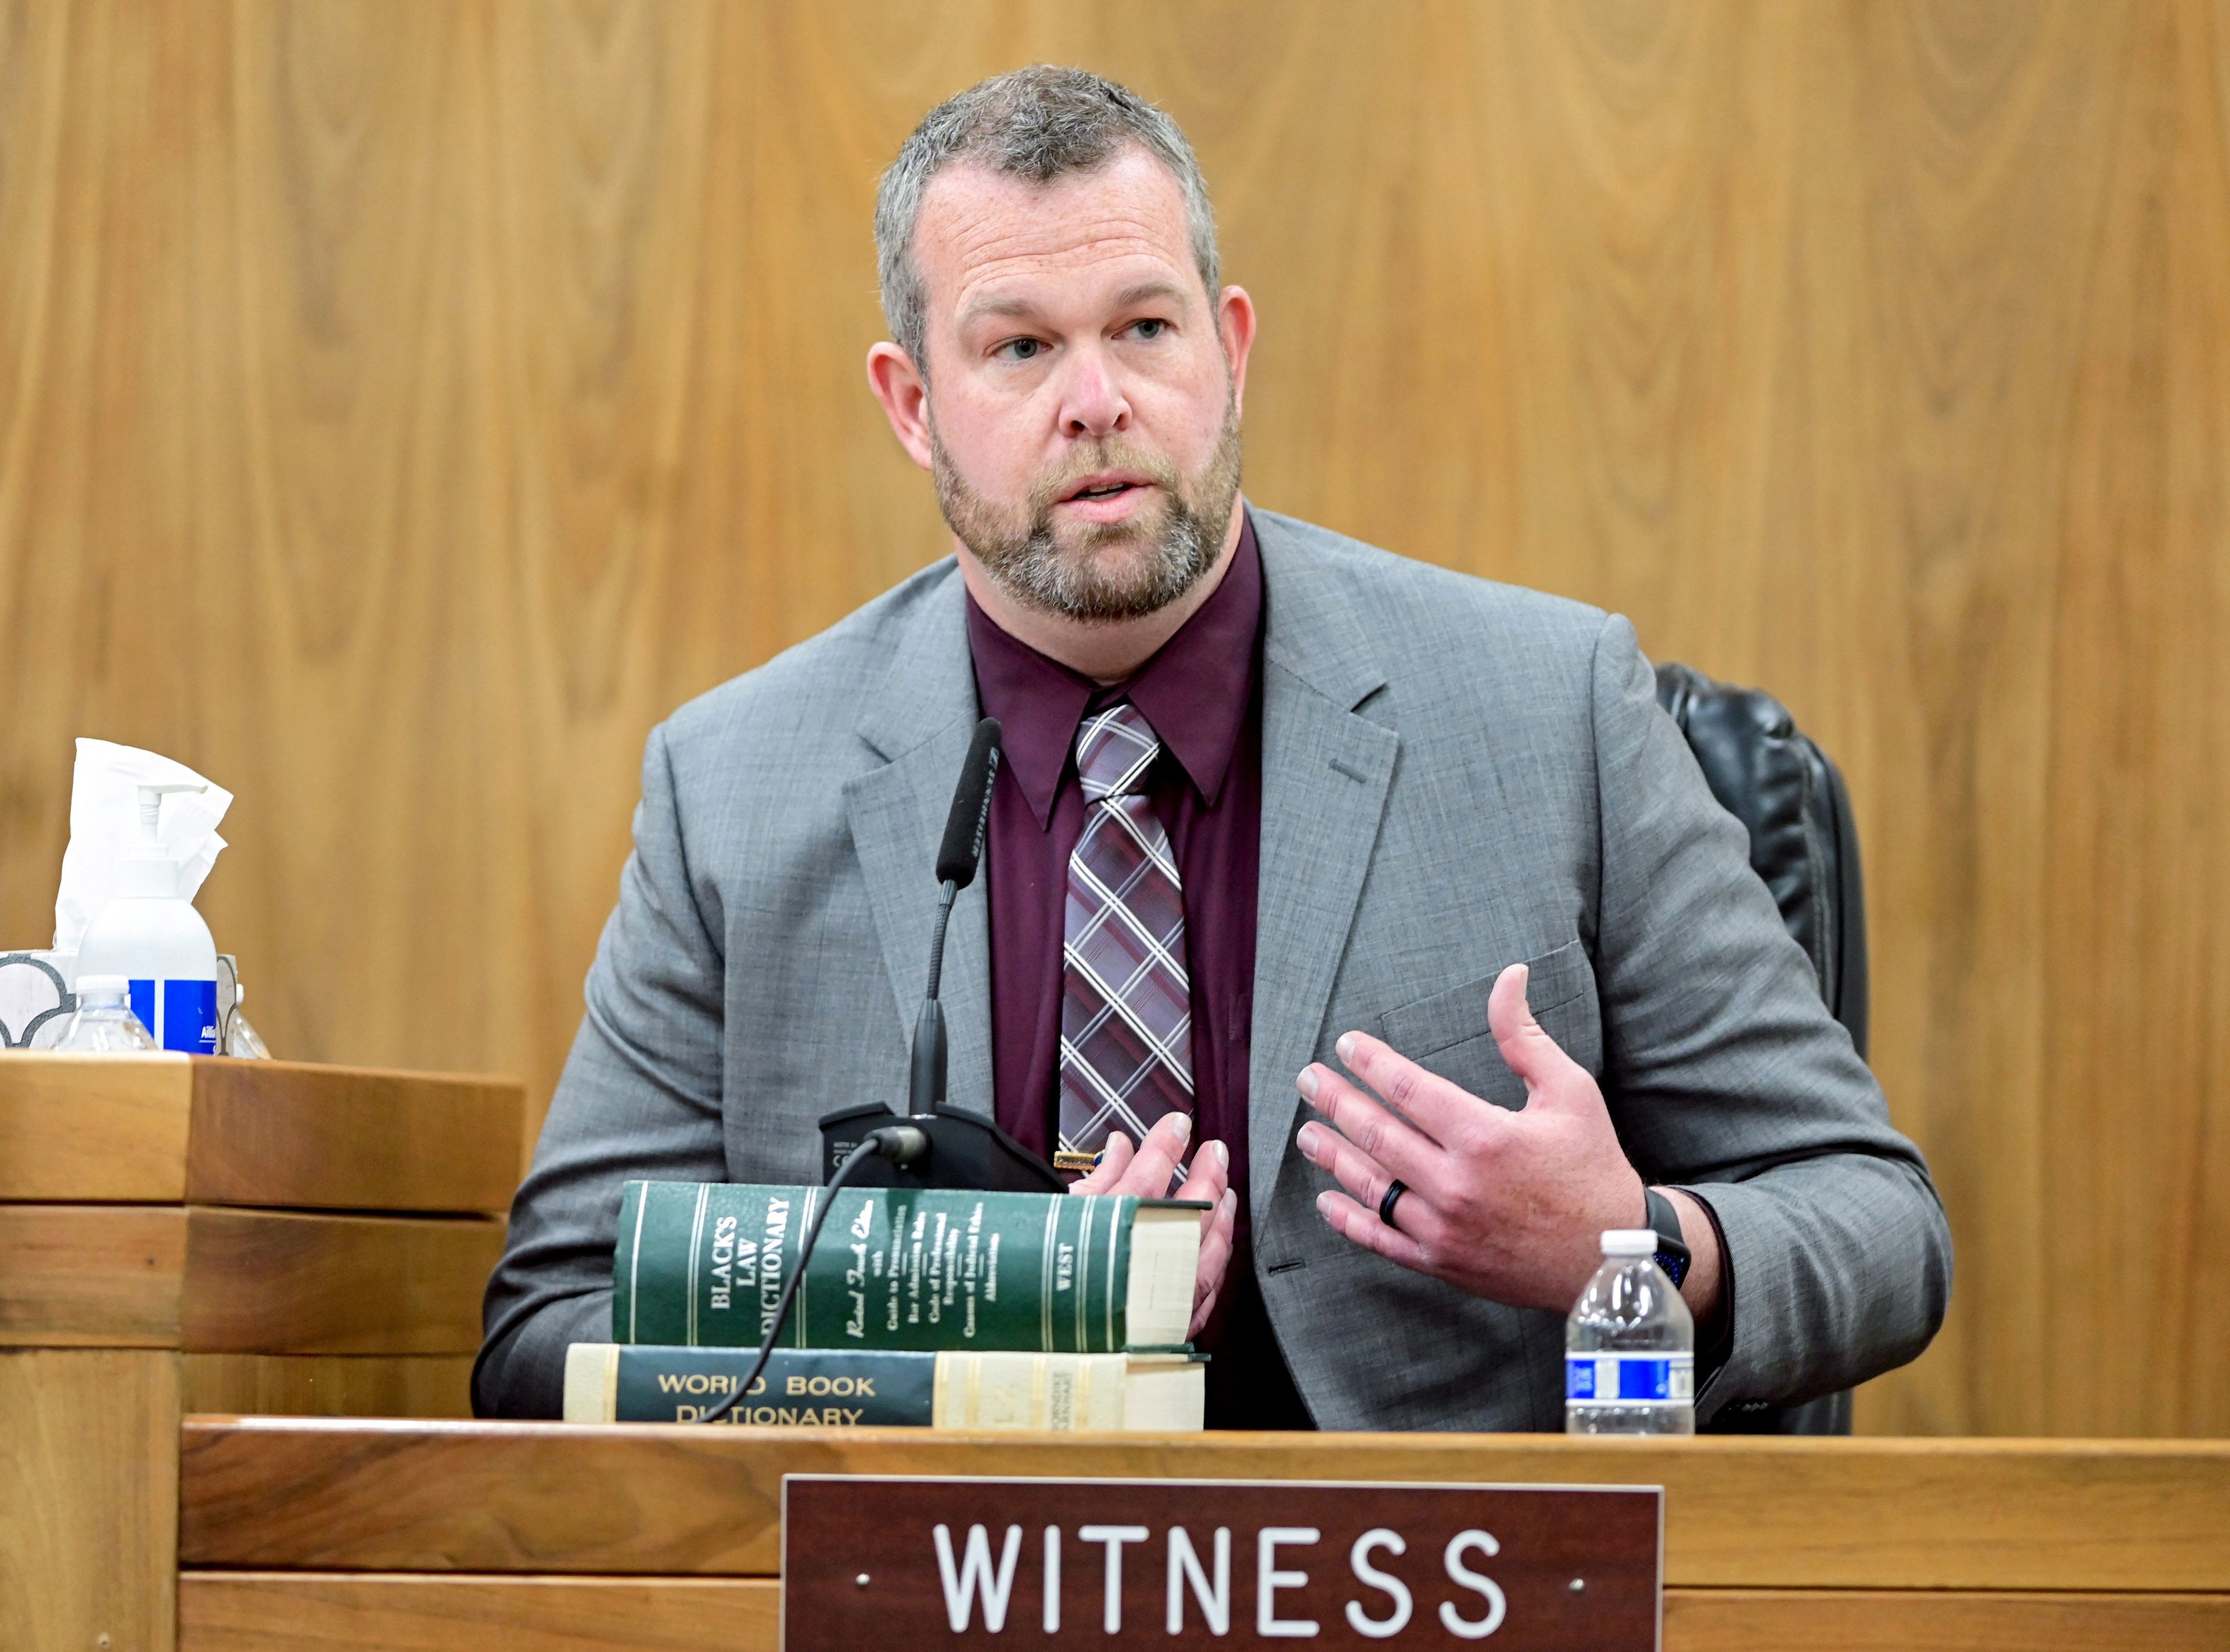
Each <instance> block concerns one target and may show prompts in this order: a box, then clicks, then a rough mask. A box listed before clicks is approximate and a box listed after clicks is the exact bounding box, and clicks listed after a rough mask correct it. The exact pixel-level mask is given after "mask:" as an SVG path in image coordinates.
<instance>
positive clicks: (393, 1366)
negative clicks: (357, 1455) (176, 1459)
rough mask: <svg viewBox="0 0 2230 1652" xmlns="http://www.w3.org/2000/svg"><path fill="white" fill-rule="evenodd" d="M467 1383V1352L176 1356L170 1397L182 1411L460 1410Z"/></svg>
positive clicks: (462, 1413) (375, 1413)
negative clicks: (175, 1390) (175, 1376)
mask: <svg viewBox="0 0 2230 1652" xmlns="http://www.w3.org/2000/svg"><path fill="white" fill-rule="evenodd" d="M472 1382H473V1357H472V1355H470V1354H468V1353H456V1354H442V1353H430V1354H376V1353H374V1354H285V1353H182V1354H180V1355H179V1356H178V1403H179V1405H180V1407H181V1408H182V1409H183V1410H184V1411H188V1412H204V1413H224V1414H227V1415H235V1416H237V1415H248V1416H255V1417H470V1416H471V1415H472V1414H473V1397H472Z"/></svg>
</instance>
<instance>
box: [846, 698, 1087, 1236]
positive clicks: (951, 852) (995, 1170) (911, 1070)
mask: <svg viewBox="0 0 2230 1652" xmlns="http://www.w3.org/2000/svg"><path fill="white" fill-rule="evenodd" d="M998 776H999V723H998V720H997V719H996V718H995V717H985V718H984V719H983V721H982V722H981V723H977V724H976V733H975V735H974V736H973V737H972V738H971V739H970V741H969V742H968V755H967V757H966V759H965V760H964V762H962V763H961V765H960V783H959V785H958V786H957V787H955V788H954V790H953V794H952V807H951V812H950V813H948V814H947V815H946V816H945V820H944V842H943V843H941V844H940V845H938V851H937V882H938V896H937V924H936V928H935V929H933V930H932V931H931V936H930V943H929V981H928V987H927V990H926V991H925V993H924V994H923V996H922V1005H921V1012H920V1014H919V1015H918V1016H917V1017H916V1018H915V1020H914V1025H913V1045H912V1054H911V1057H910V1059H909V1061H908V1063H907V1069H906V1115H907V1116H906V1122H907V1123H908V1124H909V1125H911V1126H912V1127H913V1128H914V1129H916V1130H917V1131H918V1132H919V1133H920V1134H921V1135H924V1136H925V1137H926V1138H927V1141H928V1144H929V1145H928V1147H926V1148H925V1150H924V1151H923V1152H922V1153H920V1154H918V1155H917V1156H915V1157H913V1158H911V1159H908V1160H904V1161H898V1160H889V1159H882V1158H878V1159H874V1160H869V1161H867V1162H865V1163H863V1164H861V1165H860V1167H859V1174H858V1177H857V1180H856V1182H855V1183H854V1185H855V1186H862V1187H974V1188H981V1189H983V1190H985V1191H987V1192H1022V1193H1058V1192H1064V1191H1066V1190H1067V1183H1066V1182H1065V1181H1063V1180H1061V1176H1060V1172H1059V1171H1057V1170H1055V1169H1054V1167H1052V1166H1051V1165H1049V1164H1047V1162H1046V1161H1045V1160H1044V1159H1043V1158H1042V1157H1041V1155H1039V1154H1034V1153H1033V1152H1031V1151H1030V1150H1029V1149H1028V1147H1024V1146H1022V1143H1021V1142H1019V1141H1015V1139H1014V1137H1012V1136H1010V1135H1008V1134H1007V1133H1006V1132H1005V1131H1004V1130H1002V1129H1001V1128H999V1126H998V1124H997V1122H996V1121H995V1120H994V1119H993V1118H992V1117H991V1107H990V1102H989V1097H988V1096H986V1097H979V1098H968V1099H972V1100H974V1101H976V1105H975V1106H972V1107H971V1106H968V1105H965V1104H964V1105H961V1106H957V1107H956V1106H951V1105H948V1104H947V1102H946V1099H945V1094H944V1087H945V1058H946V1039H945V1033H944V1005H943V1003H941V1002H940V1001H939V997H938V994H939V991H940V989H941V987H943V984H944V938H945V931H946V930H947V929H949V928H950V927H951V922H952V903H953V902H954V901H955V900H957V898H958V897H959V895H960V891H961V890H964V889H966V888H967V887H968V886H969V885H970V884H972V883H974V882H975V881H976V870H977V868H978V867H980V866H981V865H983V833H984V829H985V826H986V825H987V824H988V822H989V820H990V815H991V786H992V782H993V781H996V779H997V778H998ZM891 1116H892V1110H891V1109H890V1108H888V1107H887V1106H886V1105H884V1104H883V1103H882V1102H872V1101H869V1102H857V1103H854V1105H852V1106H849V1107H843V1108H839V1109H837V1110H836V1111H835V1112H833V1113H830V1114H828V1115H824V1116H823V1117H822V1121H821V1146H822V1158H821V1173H822V1179H823V1180H827V1181H828V1182H829V1184H830V1185H831V1186H834V1185H835V1181H834V1179H835V1176H836V1175H837V1174H838V1173H840V1171H841V1169H843V1168H845V1167H849V1166H850V1165H851V1163H852V1157H853V1154H854V1149H855V1148H856V1147H858V1146H859V1145H860V1141H863V1140H864V1139H865V1135H866V1133H870V1132H873V1130H875V1129H876V1128H878V1127H883V1126H887V1125H888V1124H889V1123H890V1122H891Z"/></svg>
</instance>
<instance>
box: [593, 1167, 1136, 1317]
mask: <svg viewBox="0 0 2230 1652" xmlns="http://www.w3.org/2000/svg"><path fill="white" fill-rule="evenodd" d="M827 1197H828V1195H827V1193H826V1192H825V1191H824V1190H823V1189H822V1188H818V1187H785V1186H754V1185H740V1184H730V1183H695V1182H629V1183H628V1185H627V1188H626V1191H625V1193H624V1194H623V1196H622V1201H621V1206H620V1223H619V1235H618V1244H617V1245H616V1249H615V1251H614V1255H613V1264H614V1265H613V1301H612V1331H613V1335H614V1336H615V1338H616V1340H620V1341H622V1342H632V1343H656V1344H666V1345H672V1346H677V1347H756V1346H757V1343H758V1340H759V1338H760V1337H761V1336H763V1335H764V1334H765V1332H766V1328H767V1327H768V1326H769V1325H770V1324H771V1323H772V1322H773V1318H774V1312H775V1309H776V1307H777V1304H778V1303H779V1302H780V1300H781V1296H782V1290H783V1285H784V1283H785V1282H787V1281H788V1280H789V1277H790V1274H791V1273H792V1272H793V1271H795V1270H796V1266H797V1263H798V1251H799V1250H800V1248H801V1246H802V1244H803V1243H804V1239H805V1236H806V1234H807V1232H808V1231H809V1230H810V1229H811V1227H812V1224H813V1218H814V1217H815V1214H816V1213H817V1212H818V1211H819V1209H820V1204H821V1201H822V1199H825V1198H827ZM1137 1212H1138V1200H1137V1199H1133V1198H1131V1197H1129V1196H1127V1195H1125V1196H1119V1197H1109V1198H1089V1197H1074V1196H1071V1197H1061V1196H1060V1195H1056V1194H1050V1193H990V1192H962V1191H955V1190H951V1189H941V1188H940V1189H912V1188H870V1189H860V1190H852V1189H847V1190H846V1191H844V1192H840V1193H839V1194H837V1196H836V1204H835V1209H833V1210H832V1211H830V1212H829V1214H828V1223H827V1225H825V1226H824V1227H823V1228H822V1235H821V1244H820V1245H819V1246H818V1247H817V1249H816V1250H815V1254H814V1257H813V1259H812V1263H811V1265H810V1267H809V1269H808V1270H807V1272H806V1277H805V1281H804V1282H803V1284H802V1285H801V1286H800V1288H799V1289H798V1293H797V1299H796V1304H795V1306H794V1307H793V1308H792V1309H791V1311H790V1319H789V1321H788V1322H787V1323H786V1324H785V1325H784V1327H783V1336H782V1343H783V1346H785V1347H840V1348H906V1349H914V1350H920V1351H930V1352H934V1351H936V1350H938V1349H944V1348H958V1349H979V1350H1007V1351H1020V1352H1034V1353H1120V1352H1122V1351H1123V1349H1124V1347H1125V1342H1126V1340H1127V1333H1126V1326H1125V1318H1126V1314H1125V1303H1126V1295H1127V1291H1128V1286H1129V1279H1130V1257H1131V1224H1132V1221H1133V1219H1134V1218H1135V1217H1136V1215H1137Z"/></svg>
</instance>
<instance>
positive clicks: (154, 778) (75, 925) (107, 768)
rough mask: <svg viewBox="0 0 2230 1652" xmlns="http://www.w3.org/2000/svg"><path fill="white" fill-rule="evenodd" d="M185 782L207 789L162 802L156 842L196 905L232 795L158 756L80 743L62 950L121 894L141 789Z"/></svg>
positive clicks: (65, 870) (62, 898)
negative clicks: (121, 874) (119, 887)
mask: <svg viewBox="0 0 2230 1652" xmlns="http://www.w3.org/2000/svg"><path fill="white" fill-rule="evenodd" d="M180 782H183V783H184V784H187V785H190V786H207V787H209V789H208V790H207V791H205V792H173V793H172V794H171V795H170V796H168V797H166V798H164V800H163V816H162V820H161V823H160V824H159V825H158V827H157V828H156V838H157V840H158V842H160V843H161V844H162V845H163V847H164V850H165V851H167V852H169V853H170V854H171V855H172V856H173V857H175V858H177V861H178V863H179V865H180V867H181V868H182V871H181V872H180V874H179V875H180V877H181V879H182V882H181V884H180V890H179V892H180V893H181V894H183V895H184V897H186V898H187V899H188V900H191V899H193V898H194V896H195V895H196V894H197V892H198V891H199V890H200V889H201V886H202V880H203V878H205V877H208V876H209V868H210V867H212V866H214V865H216V858H217V855H218V853H219V852H220V851H222V849H223V848H224V839H222V838H220V837H218V836H217V835H216V827H217V822H218V821H220V820H223V819H224V812H225V811H226V810H227V809H229V808H230V807H232V794H231V793H230V792H228V791H226V790H225V789H224V787H222V786H216V785H211V784H210V783H209V781H205V780H203V778H202V777H201V776H200V775H197V774H196V773H194V771H193V770H192V769H190V768H187V767H186V766H185V765H184V763H181V762H172V761H171V759H170V758H168V757H165V756H163V755H160V754H159V753H157V752H152V751H141V750H139V749H138V748H136V747H133V746H119V745H114V744H112V743H111V742H108V741H106V740H80V741H79V742H77V768H76V770H75V772H74V775H72V777H71V781H70V837H69V847H68V848H67V849H65V850H64V851H63V852H62V883H61V890H60V891H59V892H58V893H57V894H56V895H55V951H56V952H61V953H71V954H74V953H75V952H76V951H77V949H78V942H79V941H80V940H81V939H82V938H83V936H84V935H85V927H86V925H87V924H88V923H91V922H93V919H95V918H96V917H98V916H100V909H101V908H102V907H104V906H106V905H107V904H108V903H109V900H110V899H111V897H113V896H114V895H115V893H116V890H117V884H118V882H119V868H120V866H121V865H122V862H123V859H124V856H125V854H126V852H128V851H129V850H131V849H132V848H133V847H134V846H136V845H138V843H139V787H141V786H143V785H155V786H161V785H171V784H176V783H180Z"/></svg>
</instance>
